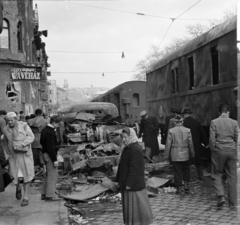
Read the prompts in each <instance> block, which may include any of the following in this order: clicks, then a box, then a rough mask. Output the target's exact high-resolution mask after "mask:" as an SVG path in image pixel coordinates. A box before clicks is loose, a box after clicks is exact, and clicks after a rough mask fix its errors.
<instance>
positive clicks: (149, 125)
mask: <svg viewBox="0 0 240 225" xmlns="http://www.w3.org/2000/svg"><path fill="white" fill-rule="evenodd" d="M140 116H141V117H142V119H141V124H140V132H139V138H141V137H143V142H144V145H145V149H146V152H147V155H148V156H149V158H152V157H153V156H156V155H159V145H158V139H157V137H158V134H159V124H158V121H157V118H156V117H152V116H148V114H147V112H146V111H142V112H141V113H140Z"/></svg>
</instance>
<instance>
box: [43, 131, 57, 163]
mask: <svg viewBox="0 0 240 225" xmlns="http://www.w3.org/2000/svg"><path fill="white" fill-rule="evenodd" d="M40 144H41V145H42V153H48V155H49V157H50V159H51V160H52V162H55V161H57V145H58V144H57V136H56V132H55V130H54V128H52V127H50V126H46V127H45V128H44V129H43V130H42V133H41V138H40Z"/></svg>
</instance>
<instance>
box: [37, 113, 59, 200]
mask: <svg viewBox="0 0 240 225" xmlns="http://www.w3.org/2000/svg"><path fill="white" fill-rule="evenodd" d="M60 121H61V120H60V117H59V116H57V115H54V116H52V117H51V118H50V123H49V124H47V126H46V127H45V128H44V129H43V130H42V133H41V137H40V144H41V145H42V153H43V159H44V162H45V165H46V173H45V174H44V181H43V186H42V195H41V199H42V200H45V201H58V200H59V199H58V198H56V197H55V190H56V183H57V177H58V170H57V166H58V161H57V150H58V149H57V145H58V143H57V136H56V129H57V128H58V127H59V124H60Z"/></svg>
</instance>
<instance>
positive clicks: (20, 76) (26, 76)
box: [11, 67, 42, 81]
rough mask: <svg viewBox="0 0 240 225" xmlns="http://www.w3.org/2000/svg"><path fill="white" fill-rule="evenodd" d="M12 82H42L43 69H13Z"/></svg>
mask: <svg viewBox="0 0 240 225" xmlns="http://www.w3.org/2000/svg"><path fill="white" fill-rule="evenodd" d="M11 80H12V81H41V80H42V68H41V67H12V68H11Z"/></svg>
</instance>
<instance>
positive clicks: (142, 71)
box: [133, 5, 237, 80]
mask: <svg viewBox="0 0 240 225" xmlns="http://www.w3.org/2000/svg"><path fill="white" fill-rule="evenodd" d="M223 14H224V15H223V17H222V19H221V20H210V21H208V25H204V24H200V23H197V24H195V25H188V26H186V30H187V34H188V36H187V37H184V38H174V39H173V40H172V41H171V43H170V44H168V45H166V46H165V47H164V48H163V49H162V50H161V51H160V50H159V48H158V46H155V45H152V46H151V48H150V51H149V53H148V55H147V56H146V57H145V58H144V59H142V60H140V61H139V62H138V63H137V65H136V69H135V70H136V74H135V75H134V76H133V79H136V80H146V72H147V70H148V68H150V66H151V65H153V64H154V63H156V62H157V61H159V60H160V59H162V58H163V57H165V56H167V55H168V54H170V53H171V52H174V51H176V50H177V49H178V48H180V47H181V46H183V45H185V44H186V43H187V42H189V41H190V40H192V39H193V38H196V37H198V36H200V35H201V34H203V33H205V32H207V31H208V30H210V29H212V28H213V27H215V26H217V25H218V24H220V23H222V22H224V21H227V20H229V19H231V18H232V17H234V16H236V15H237V6H236V5H233V6H232V7H231V8H229V9H227V10H226V11H224V13H223Z"/></svg>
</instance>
